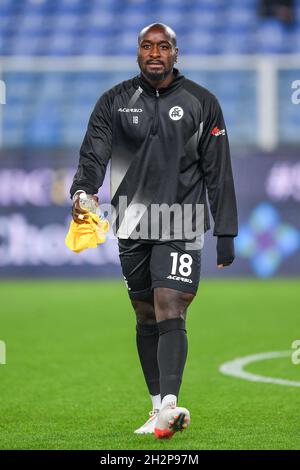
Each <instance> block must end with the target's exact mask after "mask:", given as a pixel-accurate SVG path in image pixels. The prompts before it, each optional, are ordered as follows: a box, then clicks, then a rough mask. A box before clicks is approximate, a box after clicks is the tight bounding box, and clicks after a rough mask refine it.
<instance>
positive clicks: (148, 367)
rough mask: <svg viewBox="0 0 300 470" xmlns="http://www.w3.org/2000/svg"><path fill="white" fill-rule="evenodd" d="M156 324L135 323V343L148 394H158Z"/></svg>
mask: <svg viewBox="0 0 300 470" xmlns="http://www.w3.org/2000/svg"><path fill="white" fill-rule="evenodd" d="M158 339H159V334H158V326H157V323H155V324H154V325H146V324H144V323H137V325H136V345H137V349H138V353H139V358H140V361H141V366H142V369H143V372H144V377H145V380H146V384H147V387H148V390H149V393H150V395H159V393H160V387H159V368H158V362H157V346H158Z"/></svg>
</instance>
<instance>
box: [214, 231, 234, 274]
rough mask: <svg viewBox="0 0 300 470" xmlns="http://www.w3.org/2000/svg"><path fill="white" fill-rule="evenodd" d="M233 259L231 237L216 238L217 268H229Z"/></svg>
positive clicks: (232, 241)
mask: <svg viewBox="0 0 300 470" xmlns="http://www.w3.org/2000/svg"><path fill="white" fill-rule="evenodd" d="M234 258H235V254H234V240H233V237H227V236H224V237H218V241H217V266H218V268H220V269H221V268H225V267H226V266H230V265H231V263H232V262H233V260H234Z"/></svg>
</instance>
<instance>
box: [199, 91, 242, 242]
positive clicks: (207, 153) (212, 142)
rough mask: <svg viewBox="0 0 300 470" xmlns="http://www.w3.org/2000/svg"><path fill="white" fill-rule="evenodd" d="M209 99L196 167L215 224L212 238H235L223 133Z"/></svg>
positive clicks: (218, 112)
mask: <svg viewBox="0 0 300 470" xmlns="http://www.w3.org/2000/svg"><path fill="white" fill-rule="evenodd" d="M209 98H210V99H209V100H207V106H206V109H205V108H204V119H203V120H204V122H203V134H202V137H201V139H200V143H199V153H200V165H201V169H202V172H203V174H204V179H205V184H206V187H207V192H208V199H209V204H210V210H211V213H212V216H213V218H214V223H215V225H214V232H213V234H214V235H215V236H221V237H222V236H231V237H235V236H236V235H237V233H238V219H237V207H236V197H235V189H234V181H233V175H232V168H231V159H230V150H229V143H228V138H227V131H226V127H225V122H224V118H223V114H222V110H221V107H220V105H219V103H218V101H217V99H216V98H215V97H214V96H213V95H210V96H209Z"/></svg>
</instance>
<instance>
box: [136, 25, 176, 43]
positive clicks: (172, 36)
mask: <svg viewBox="0 0 300 470" xmlns="http://www.w3.org/2000/svg"><path fill="white" fill-rule="evenodd" d="M152 29H156V30H157V29H158V30H159V29H160V30H161V31H163V32H164V33H165V35H166V36H169V39H170V41H171V43H172V44H173V46H174V47H176V46H177V40H176V33H175V31H174V30H173V29H172V28H170V26H167V25H166V24H163V23H152V24H149V25H148V26H145V28H143V29H142V30H141V31H140V33H139V35H138V44H139V45H140V44H141V41H142V40H143V37H144V36H145V35H146V34H147V33H148V32H149V31H151V30H152Z"/></svg>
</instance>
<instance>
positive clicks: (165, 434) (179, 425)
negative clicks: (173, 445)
mask: <svg viewBox="0 0 300 470" xmlns="http://www.w3.org/2000/svg"><path fill="white" fill-rule="evenodd" d="M185 418H186V415H185V414H184V413H180V415H179V416H178V418H176V419H175V420H174V423H173V424H172V426H171V427H170V428H169V429H158V428H155V429H154V434H155V437H156V438H157V439H171V437H173V435H174V434H175V432H177V431H183V430H184V429H185V427H183V425H186V426H187V425H188V424H189V422H187V421H186V420H185Z"/></svg>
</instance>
